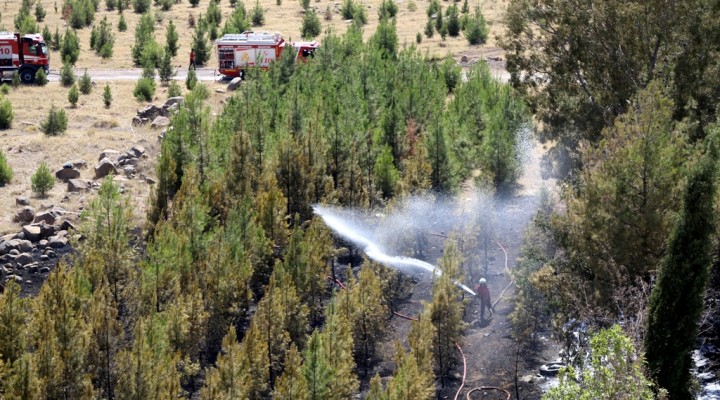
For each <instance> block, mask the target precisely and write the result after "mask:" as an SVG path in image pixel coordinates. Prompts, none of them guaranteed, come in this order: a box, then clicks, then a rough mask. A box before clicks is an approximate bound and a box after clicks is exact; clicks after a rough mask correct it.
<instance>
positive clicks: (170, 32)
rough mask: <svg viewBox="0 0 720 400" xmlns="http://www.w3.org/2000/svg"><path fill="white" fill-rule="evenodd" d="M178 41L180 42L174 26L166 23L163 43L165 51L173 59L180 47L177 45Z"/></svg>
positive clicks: (171, 23)
mask: <svg viewBox="0 0 720 400" xmlns="http://www.w3.org/2000/svg"><path fill="white" fill-rule="evenodd" d="M178 40H180V35H179V34H178V32H177V29H176V28H175V24H173V22H172V21H170V22H169V23H168V26H167V30H166V31H165V43H166V48H167V51H169V52H170V55H171V56H173V57H175V56H176V55H177V52H178V48H179V47H180V46H179V45H178Z"/></svg>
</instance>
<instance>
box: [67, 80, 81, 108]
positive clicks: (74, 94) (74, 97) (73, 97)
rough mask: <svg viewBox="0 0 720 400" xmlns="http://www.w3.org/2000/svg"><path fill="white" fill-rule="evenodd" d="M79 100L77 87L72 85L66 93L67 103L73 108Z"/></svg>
mask: <svg viewBox="0 0 720 400" xmlns="http://www.w3.org/2000/svg"><path fill="white" fill-rule="evenodd" d="M79 98H80V94H79V93H78V88H77V85H72V87H70V90H69V91H68V101H69V102H70V105H72V106H73V108H75V107H77V102H78V99H79Z"/></svg>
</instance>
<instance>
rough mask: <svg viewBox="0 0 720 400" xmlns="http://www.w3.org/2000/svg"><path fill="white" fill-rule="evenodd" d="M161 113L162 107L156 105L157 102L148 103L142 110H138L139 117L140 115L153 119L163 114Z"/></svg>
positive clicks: (143, 117)
mask: <svg viewBox="0 0 720 400" xmlns="http://www.w3.org/2000/svg"><path fill="white" fill-rule="evenodd" d="M161 113H162V109H161V108H160V107H158V106H156V105H155V104H148V105H147V106H145V108H143V109H142V110H138V111H137V115H138V117H140V118H141V119H147V120H151V119H153V118H155V117H157V116H158V115H161Z"/></svg>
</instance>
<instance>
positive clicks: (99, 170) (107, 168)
mask: <svg viewBox="0 0 720 400" xmlns="http://www.w3.org/2000/svg"><path fill="white" fill-rule="evenodd" d="M110 174H117V167H116V166H115V163H114V162H113V161H112V160H110V159H109V158H103V159H102V160H100V163H98V165H96V166H95V179H100V178H104V177H106V176H108V175H110Z"/></svg>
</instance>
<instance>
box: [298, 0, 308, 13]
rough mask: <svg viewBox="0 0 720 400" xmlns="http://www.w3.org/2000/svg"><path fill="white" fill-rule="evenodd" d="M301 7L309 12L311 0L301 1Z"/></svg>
mask: <svg viewBox="0 0 720 400" xmlns="http://www.w3.org/2000/svg"><path fill="white" fill-rule="evenodd" d="M300 6H301V7H302V8H303V10H306V11H307V9H308V8H310V0H300Z"/></svg>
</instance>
